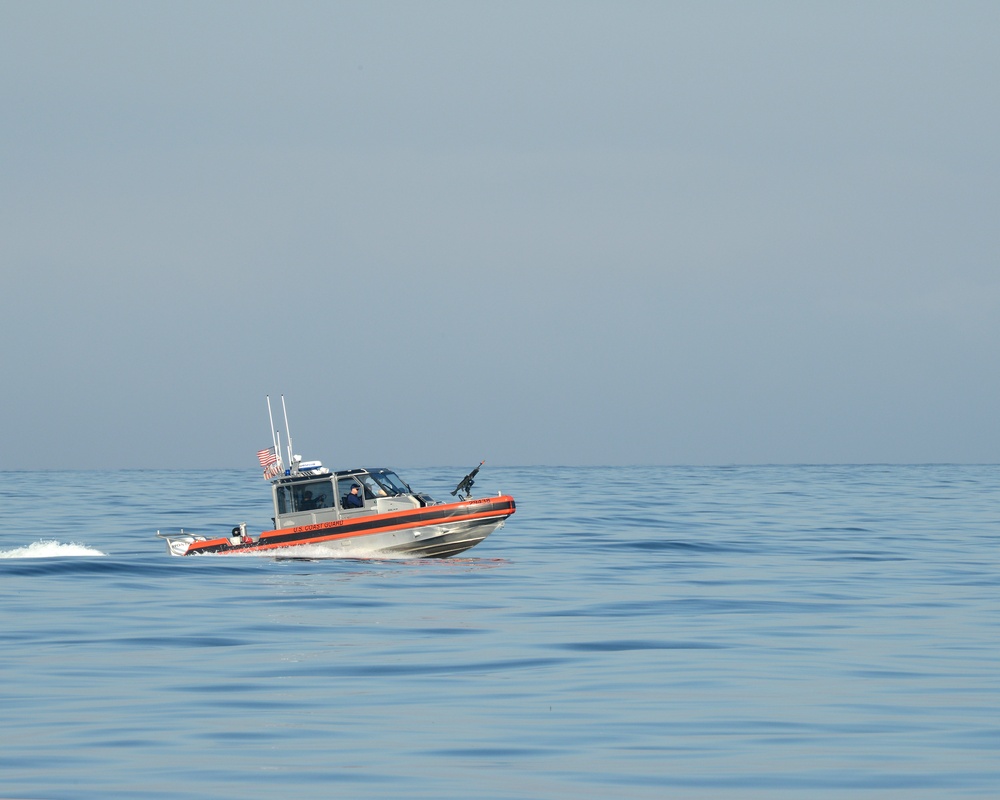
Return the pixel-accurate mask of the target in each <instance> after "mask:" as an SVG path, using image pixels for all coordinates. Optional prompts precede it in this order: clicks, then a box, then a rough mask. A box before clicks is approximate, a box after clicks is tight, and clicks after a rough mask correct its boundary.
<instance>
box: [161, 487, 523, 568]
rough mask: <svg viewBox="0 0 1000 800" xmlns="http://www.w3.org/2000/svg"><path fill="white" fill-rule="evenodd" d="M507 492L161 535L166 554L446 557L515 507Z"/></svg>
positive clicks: (479, 538)
mask: <svg viewBox="0 0 1000 800" xmlns="http://www.w3.org/2000/svg"><path fill="white" fill-rule="evenodd" d="M515 508H516V506H515V504H514V498H513V497H510V496H509V495H501V496H499V497H489V498H483V499H479V500H466V501H463V502H458V503H444V504H440V505H432V506H426V507H422V508H416V509H412V510H406V511H396V512H390V513H386V514H364V515H359V516H355V517H349V518H344V519H338V520H331V521H329V522H319V523H316V524H313V525H303V526H299V527H294V528H282V529H278V530H272V531H266V532H264V533H262V534H260V536H259V537H257V538H255V539H252V540H251V541H242V542H237V543H234V541H233V540H232V539H230V538H225V537H223V538H218V539H205V538H203V537H196V536H190V535H188V536H184V537H167V536H164V537H163V538H165V539H167V550H168V551H169V552H170V553H171V555H176V556H182V555H186V556H190V555H197V554H208V553H211V554H216V555H238V554H246V555H249V554H257V553H267V554H269V555H274V556H279V557H287V558H296V557H299V558H320V557H330V556H340V557H359V558H371V557H407V558H448V557H450V556H454V555H457V554H459V553H462V552H464V551H465V550H468V549H469V548H470V547H474V546H475V545H477V544H479V543H480V542H481V541H483V539H485V538H486V537H487V536H489V535H490V534H491V533H492V532H493V531H495V530H496V529H497V528H500V527H501V526H502V525H503V524H504V522H505V521H506V519H507V518H508V517H509V516H510V515H511V514H513V513H514V511H515Z"/></svg>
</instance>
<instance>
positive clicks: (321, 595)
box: [0, 465, 1000, 800]
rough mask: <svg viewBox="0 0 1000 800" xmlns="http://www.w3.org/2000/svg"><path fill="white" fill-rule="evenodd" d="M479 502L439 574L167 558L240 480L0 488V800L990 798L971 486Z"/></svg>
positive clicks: (218, 475)
mask: <svg viewBox="0 0 1000 800" xmlns="http://www.w3.org/2000/svg"><path fill="white" fill-rule="evenodd" d="M465 471H466V470H465V469H463V468H455V469H445V468H442V469H409V470H407V469H401V470H400V472H401V473H402V475H403V477H404V478H406V479H407V480H408V481H409V482H410V484H411V485H412V486H413V487H414V488H415V489H422V490H425V491H427V492H429V493H430V494H431V495H433V496H435V497H438V498H440V499H445V498H446V497H447V492H448V491H449V490H450V489H452V488H454V486H455V484H456V483H457V482H458V479H460V478H461V477H462V475H463V474H464V472H465ZM476 490H477V494H478V495H479V496H481V495H483V494H495V493H496V492H497V491H498V490H502V491H503V492H505V493H508V492H509V493H511V494H513V495H514V497H515V498H516V500H517V503H518V511H517V513H516V514H515V515H514V516H513V517H511V519H510V520H509V521H508V522H507V525H506V527H505V528H502V529H501V530H499V531H497V532H496V533H494V534H493V535H492V536H491V537H490V538H489V539H487V540H486V541H485V542H484V543H483V544H481V545H479V546H478V547H476V548H474V549H473V550H470V551H468V552H467V553H466V554H465V555H464V557H460V558H455V559H450V560H445V561H402V560H400V561H358V560H340V559H329V560H313V561H302V560H275V559H273V558H266V557H242V558H231V557H230V558H225V557H213V556H202V557H197V558H186V559H179V558H171V557H169V556H168V555H167V553H166V549H165V547H164V545H163V543H162V542H161V541H160V540H158V539H156V538H155V537H154V534H155V532H156V530H157V529H162V530H164V531H167V530H176V529H178V528H181V527H183V528H184V529H186V530H192V531H195V532H206V533H222V532H227V531H228V530H229V529H230V528H231V527H232V526H233V525H235V524H237V523H239V522H243V521H246V522H247V523H248V526H249V528H250V529H251V530H253V531H255V532H257V531H260V530H263V529H266V528H267V527H269V517H270V516H271V510H270V507H269V499H268V496H269V495H268V487H267V484H266V483H265V482H264V481H263V480H261V479H260V477H259V473H258V472H257V471H222V472H207V471H205V472H174V471H139V472H111V473H97V472H0V503H2V505H0V509H2V512H0V797H18V798H173V797H181V796H183V797H189V798H274V797H295V798H329V797H358V798H560V799H562V798H566V800H569V799H570V798H608V797H629V798H663V797H678V798H707V797H711V798H715V797H739V798H744V797H747V798H750V797H753V798H757V797H759V798H764V797H795V798H800V797H803V798H804V797H808V798H823V797H852V798H853V797H885V798H889V797H893V798H896V797H898V798H914V797H928V798H931V797H933V798H943V797H949V798H952V797H998V796H1000V466H835V467H792V466H787V467H786V466H781V467H735V468H687V467H656V468H638V467H636V468H627V469H621V468H614V469H598V468H582V469H581V468H547V467H532V468H491V467H489V465H487V467H485V468H484V469H483V472H481V473H480V475H479V477H478V478H477V482H476Z"/></svg>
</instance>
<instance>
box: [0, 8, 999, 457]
mask: <svg viewBox="0 0 1000 800" xmlns="http://www.w3.org/2000/svg"><path fill="white" fill-rule="evenodd" d="M998 38H1000V6H997V5H996V4H995V3H986V2H983V3H961V2H960V3H947V4H945V3H894V2H887V3H879V4H869V3H838V4H828V5H827V4H823V5H821V4H803V3H790V2H789V3H768V2H764V3H753V4H747V3H684V4H681V3H624V4H623V3H612V2H606V3H596V2H591V3H588V2H551V3H537V2H532V3H516V2H515V3H470V2H428V3H402V2H400V3H377V2H375V3H368V2H366V3H360V2H359V3H333V2H330V3H301V2H290V3H280V4H279V3H253V2H241V3H223V2H218V3H211V4H202V3H193V2H191V3H185V2H177V3H163V4H145V3H144V4H136V3H126V2H120V3H111V2H96V3H86V4H81V3H52V2H37V3H12V2H6V3H2V4H0V103H2V104H3V107H4V109H5V113H4V124H3V125H2V126H0V145H2V147H0V152H2V155H0V163H2V165H3V180H2V182H0V203H2V212H3V213H2V214H0V258H2V262H3V278H2V289H3V290H2V295H0V336H2V339H3V342H4V343H5V347H4V351H3V357H2V358H3V360H2V367H3V372H2V374H3V377H4V391H3V392H2V393H0V397H2V402H3V406H4V412H5V413H4V418H5V419H6V420H7V425H8V430H6V431H5V433H4V446H3V447H2V448H0V468H2V469H17V468H45V467H53V468H54V467H66V468H108V467H150V468H153V467H183V466H191V467H239V466H247V467H251V466H254V465H255V458H254V453H255V451H256V450H257V449H258V448H260V447H263V446H265V445H266V444H268V443H269V441H270V434H269V430H268V424H267V415H266V406H265V403H264V397H265V395H267V394H270V395H271V396H272V397H273V398H277V397H278V396H279V395H280V394H282V393H283V394H284V395H285V396H286V400H287V402H288V407H289V413H290V417H291V420H290V421H291V425H292V433H293V434H294V436H295V442H296V445H297V448H296V449H298V450H301V451H302V453H303V455H304V456H305V457H306V458H322V459H324V461H325V462H326V463H328V464H329V465H331V466H335V467H340V466H349V465H355V464H360V463H365V464H369V463H389V464H394V465H398V466H407V465H413V466H424V465H446V464H447V465H451V464H466V463H468V464H475V463H476V462H478V461H479V460H480V459H481V458H486V459H487V460H488V461H489V462H490V463H495V464H569V465H575V464H635V463H638V464H642V463H658V464H730V463H798V462H811V463H825V462H927V461H968V462H983V461H985V462H994V461H997V460H1000V426H998V424H997V421H996V418H997V413H996V409H997V398H998V396H1000V377H998V370H997V368H996V355H997V349H998V344H1000V269H998V254H1000V232H998V224H997V220H998V219H1000V148H998V145H997V142H998V141H1000V130H998V128H1000V125H998V115H1000V110H998V109H1000V103H998V99H1000V98H998V88H997V82H996V76H997V75H998V74H1000V50H998V48H997V47H996V41H997V40H998Z"/></svg>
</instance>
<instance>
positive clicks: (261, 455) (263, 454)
mask: <svg viewBox="0 0 1000 800" xmlns="http://www.w3.org/2000/svg"><path fill="white" fill-rule="evenodd" d="M257 460H258V461H259V462H260V465H261V466H262V467H264V468H267V467H269V466H271V465H272V464H274V463H276V462H277V460H278V456H277V455H276V454H275V452H274V448H273V447H267V448H265V449H263V450H258V451H257Z"/></svg>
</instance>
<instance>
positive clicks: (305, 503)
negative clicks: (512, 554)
mask: <svg viewBox="0 0 1000 800" xmlns="http://www.w3.org/2000/svg"><path fill="white" fill-rule="evenodd" d="M281 405H282V410H283V411H284V405H285V398H284V396H282V398H281ZM267 411H268V417H269V418H270V419H272V424H271V429H272V431H273V430H274V423H273V417H271V401H270V398H268V402H267ZM285 433H286V439H287V440H288V444H287V449H288V460H289V463H290V466H288V467H286V466H285V465H284V463H283V461H282V459H281V456H280V452H281V447H280V435H279V434H278V432H277V431H275V432H274V434H273V436H274V438H273V442H274V446H273V447H272V448H267V449H265V450H261V451H259V452H258V453H257V457H258V459H259V460H260V463H261V466H262V467H264V478H265V480H268V481H270V483H271V498H272V500H273V503H274V518H273V522H274V528H273V529H272V530H269V531H264V532H263V533H260V534H258V535H256V536H254V535H251V534H250V533H248V532H247V526H246V523H245V522H244V523H241V524H240V525H237V526H236V527H234V528H233V529H232V531H231V532H230V533H229V535H228V536H216V537H214V538H213V537H208V536H202V535H199V534H193V533H190V532H188V533H185V532H184V531H183V530H182V531H181V532H180V533H177V534H164V533H160V532H159V531H157V532H156V535H157V536H158V537H160V538H161V539H164V540H165V541H166V545H167V552H169V553H170V555H172V556H190V555H197V554H202V553H213V554H219V555H229V554H233V555H236V554H246V555H250V554H258V553H266V554H268V555H274V556H281V557H286V558H288V557H292V558H294V557H299V558H317V557H326V556H342V557H358V558H371V557H374V558H380V557H393V556H406V557H420V558H447V557H449V556H454V555H457V554H458V553H461V552H463V551H464V550H468V549H469V548H470V547H474V546H475V545H477V544H479V543H480V542H481V541H483V539H485V538H486V537H487V536H489V535H490V534H491V533H493V531H495V530H497V529H498V528H501V527H503V524H504V522H505V521H506V520H507V518H508V517H509V516H510V515H511V514H513V513H514V510H515V505H514V498H513V497H511V496H510V495H504V494H498V495H497V496H496V497H483V498H480V499H473V498H472V485H473V483H475V480H474V479H475V477H476V475H477V474H478V472H479V470H480V468H481V467H482V466H483V464H484V463H485V462H484V461H482V462H480V463H479V466H477V467H476V468H475V469H474V470H472V471H471V472H470V473H469V474H468V475H466V476H465V477H464V478H463V479H462V480H461V481H460V482H459V484H458V486H456V487H455V491H453V492H452V493H451V494H452V495H453V496H455V497H456V500H454V501H450V502H448V501H445V502H439V501H436V500H433V499H432V498H431V497H429V496H427V495H426V494H423V493H420V492H415V491H413V489H411V488H410V486H409V485H408V484H407V483H406V482H405V481H404V480H403V479H402V478H400V477H399V476H398V475H397V474H396V473H395V472H393V471H392V470H390V469H386V468H383V467H378V468H359V469H346V470H340V471H337V472H331V471H330V470H329V469H327V468H326V467H324V466H323V465H322V464H321V463H320V462H319V461H302V458H301V456H298V455H292V445H291V436H290V435H288V414H287V412H285ZM463 494H464V495H465V496H464V498H463V496H462V495H463Z"/></svg>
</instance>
